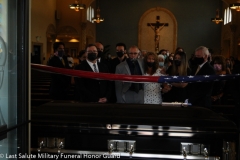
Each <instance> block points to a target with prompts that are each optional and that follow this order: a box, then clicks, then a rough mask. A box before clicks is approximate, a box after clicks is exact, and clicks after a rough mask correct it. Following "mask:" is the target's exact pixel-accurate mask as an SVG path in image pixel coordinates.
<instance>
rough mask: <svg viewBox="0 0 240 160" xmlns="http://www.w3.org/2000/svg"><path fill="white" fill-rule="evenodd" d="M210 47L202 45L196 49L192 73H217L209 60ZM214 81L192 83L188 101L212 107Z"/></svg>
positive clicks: (196, 104) (195, 104)
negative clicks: (194, 65)
mask: <svg viewBox="0 0 240 160" xmlns="http://www.w3.org/2000/svg"><path fill="white" fill-rule="evenodd" d="M208 56H209V51H208V48H206V47H204V46H200V47H198V48H197V49H196V50H195V57H194V63H195V64H196V67H195V68H193V70H192V73H191V75H196V76H198V75H215V71H214V68H213V67H212V66H211V65H210V64H209V62H208ZM213 83H214V82H195V83H190V84H189V85H188V87H189V96H188V97H189V98H188V102H189V103H191V104H192V105H194V106H202V107H206V108H210V107H211V94H212V87H213Z"/></svg>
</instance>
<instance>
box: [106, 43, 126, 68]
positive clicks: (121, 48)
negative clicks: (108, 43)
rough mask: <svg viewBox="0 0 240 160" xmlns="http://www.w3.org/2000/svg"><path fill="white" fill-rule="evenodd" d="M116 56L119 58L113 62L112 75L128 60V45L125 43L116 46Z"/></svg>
mask: <svg viewBox="0 0 240 160" xmlns="http://www.w3.org/2000/svg"><path fill="white" fill-rule="evenodd" d="M116 55H117V57H115V58H113V59H112V60H111V67H110V72H111V73H115V71H116V67H117V65H118V64H120V63H121V62H123V61H125V60H126V45H125V44H124V43H117V44H116Z"/></svg>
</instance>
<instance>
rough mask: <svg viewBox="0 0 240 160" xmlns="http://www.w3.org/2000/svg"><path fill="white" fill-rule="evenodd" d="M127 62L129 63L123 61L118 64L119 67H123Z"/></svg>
mask: <svg viewBox="0 0 240 160" xmlns="http://www.w3.org/2000/svg"><path fill="white" fill-rule="evenodd" d="M126 64H127V62H126V61H123V62H121V63H119V64H118V65H117V68H121V67H123V66H125V65H126Z"/></svg>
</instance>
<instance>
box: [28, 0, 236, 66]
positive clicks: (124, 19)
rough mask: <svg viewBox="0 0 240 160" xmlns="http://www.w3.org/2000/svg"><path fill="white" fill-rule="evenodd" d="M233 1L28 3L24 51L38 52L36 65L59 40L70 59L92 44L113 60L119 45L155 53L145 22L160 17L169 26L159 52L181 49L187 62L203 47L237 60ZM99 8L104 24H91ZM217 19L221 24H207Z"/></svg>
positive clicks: (61, 0)
mask: <svg viewBox="0 0 240 160" xmlns="http://www.w3.org/2000/svg"><path fill="white" fill-rule="evenodd" d="M76 3H79V4H84V5H85V7H86V8H85V9H80V10H79V11H75V10H74V9H70V8H69V5H71V4H76ZM234 3H236V2H235V0H212V1H208V0H194V1H189V0H183V1H181V2H180V1H177V0H173V1H168V0H139V1H138V0H132V1H127V0H122V1H118V0H111V1H108V0H80V1H79V0H78V1H74V0H72V1H71V0H51V1H48V0H42V1H41V2H40V1H38V0H32V1H31V12H30V13H31V19H30V31H31V38H30V39H31V44H29V46H30V48H29V50H30V51H32V52H31V53H32V54H35V53H34V52H40V53H39V54H38V53H36V54H37V55H39V58H40V63H41V64H46V63H47V60H48V59H49V57H50V55H51V54H52V53H53V50H52V43H53V42H55V41H63V42H64V43H65V44H66V47H65V48H66V52H68V53H69V54H70V55H71V56H72V57H73V58H74V59H76V58H77V54H78V52H79V51H81V50H83V49H84V48H85V47H86V45H87V44H90V43H94V42H95V41H99V42H102V43H103V44H104V46H108V54H111V55H112V57H115V56H116V55H115V53H114V49H115V44H116V43H119V42H123V43H125V44H126V45H127V47H129V46H131V45H137V46H138V47H139V48H140V49H142V50H147V51H151V52H157V51H156V49H155V47H154V30H152V29H151V27H150V26H147V24H148V23H155V22H156V17H157V16H159V17H160V23H161V24H164V23H167V24H168V26H165V27H164V28H163V29H162V30H161V31H160V33H159V34H160V41H159V42H160V46H159V48H158V51H159V50H161V49H166V50H169V51H170V52H171V53H173V52H174V51H175V49H176V48H177V47H182V48H184V49H185V52H186V53H187V55H188V56H189V58H190V56H191V54H192V53H194V50H195V49H196V48H197V47H198V46H206V47H207V48H210V49H212V50H213V51H214V54H216V55H223V56H224V57H226V58H229V57H230V56H233V57H236V58H239V54H240V53H239V52H240V31H239V27H238V24H239V23H238V22H239V20H240V16H239V14H240V12H239V11H237V10H236V9H230V8H229V6H230V4H234ZM43 8H44V9H43ZM98 8H99V9H100V12H99V16H100V18H102V19H103V20H104V21H100V22H99V23H96V22H94V21H92V19H93V18H94V17H96V16H97V15H96V14H97V9H98ZM216 17H218V18H219V19H222V20H223V21H221V22H218V21H217V22H216V21H215V22H214V21H212V19H215V18H216ZM34 46H35V51H34ZM36 47H37V49H36ZM31 53H29V54H31ZM75 61H76V60H75ZM76 63H77V61H76Z"/></svg>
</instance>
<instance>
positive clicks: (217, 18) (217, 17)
mask: <svg viewBox="0 0 240 160" xmlns="http://www.w3.org/2000/svg"><path fill="white" fill-rule="evenodd" d="M219 17H220V16H219V9H217V10H216V17H215V18H212V19H211V21H212V22H214V23H216V24H219V23H220V22H222V21H223V19H222V18H219Z"/></svg>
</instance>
